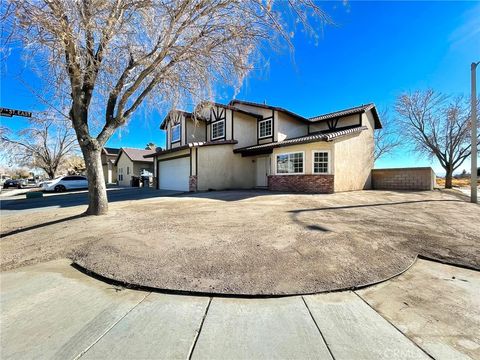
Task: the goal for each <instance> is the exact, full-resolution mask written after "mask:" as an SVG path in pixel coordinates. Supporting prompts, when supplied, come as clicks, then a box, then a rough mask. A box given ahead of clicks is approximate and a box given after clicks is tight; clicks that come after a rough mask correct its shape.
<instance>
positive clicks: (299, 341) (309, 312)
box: [0, 260, 480, 359]
mask: <svg viewBox="0 0 480 360" xmlns="http://www.w3.org/2000/svg"><path fill="white" fill-rule="evenodd" d="M424 263H425V261H422V260H419V262H418V263H417V264H415V265H414V267H412V268H411V269H410V270H409V272H410V273H409V274H408V275H402V276H401V277H399V278H397V279H398V283H397V284H396V281H397V280H392V281H389V282H387V283H384V284H382V285H379V288H378V290H377V289H376V288H377V287H371V288H368V289H366V290H362V291H358V292H352V291H346V292H337V293H329V294H320V295H310V296H294V297H283V298H263V299H258V298H257V299H247V298H243V299H239V298H219V297H213V298H211V297H197V296H182V295H166V294H161V293H153V292H145V291H135V290H127V289H123V288H118V287H116V286H112V285H109V284H106V283H104V282H101V281H98V280H96V279H94V278H91V277H89V276H87V275H85V274H83V273H81V272H79V271H78V270H76V269H75V268H73V267H71V266H70V265H69V264H70V262H69V261H67V260H57V261H52V262H49V263H44V264H39V265H35V266H31V267H25V268H22V269H18V270H14V271H10V272H4V273H1V274H0V276H1V309H2V311H1V333H2V336H1V349H2V350H1V353H0V357H1V358H2V359H20V358H35V359H43V358H58V359H60V358H61V359H78V358H82V359H131V358H136V359H147V358H148V359H152V358H155V359H177V358H178V359H186V358H192V359H267V358H268V359H272V358H290V359H291V358H295V359H307V358H308V359H311V358H315V359H332V358H334V359H428V358H429V356H428V355H427V353H428V354H429V355H430V356H432V357H434V358H438V359H442V358H443V359H449V358H451V357H452V355H455V356H457V357H459V356H463V355H466V354H465V353H464V354H462V348H461V347H458V346H457V344H453V343H451V341H450V340H451V339H447V338H442V337H437V338H429V339H428V343H427V345H428V346H425V343H424V342H423V338H422V336H423V334H422V331H417V332H416V333H415V334H414V335H415V336H414V338H409V337H411V333H410V330H411V329H409V328H408V327H409V324H412V326H414V327H416V324H415V321H414V319H415V318H414V315H415V314H414V313H413V315H412V312H410V318H407V320H405V319H402V318H399V319H397V320H398V321H406V323H403V324H401V325H402V326H401V327H399V326H394V324H393V323H392V322H391V320H386V319H385V318H384V317H383V316H382V315H380V314H379V313H378V312H377V311H376V310H374V308H375V307H376V305H375V304H377V305H378V304H380V305H378V306H380V307H381V308H382V311H383V312H385V313H386V315H384V316H386V317H387V318H388V316H389V315H391V314H389V311H390V312H391V311H392V309H388V308H387V309H384V308H383V305H385V304H386V301H385V299H387V298H388V299H389V301H390V302H391V304H396V302H395V301H400V302H401V299H400V298H401V296H402V294H405V291H406V290H405V287H406V286H408V285H409V284H410V285H412V286H416V283H415V281H417V280H418V279H417V280H415V276H414V274H415V272H419V273H422V272H425V271H428V270H425V264H424ZM426 263H427V265H428V268H431V264H430V263H429V262H426ZM433 266H434V267H439V268H438V269H436V271H437V275H438V276H439V277H440V278H438V279H433V278H429V281H430V282H432V281H442V280H441V277H442V276H443V273H442V270H440V269H441V268H446V269H447V270H448V273H449V274H450V273H452V272H453V273H455V274H456V276H457V277H458V278H460V279H462V281H461V282H459V283H458V284H457V283H456V282H455V281H450V282H448V283H445V284H446V286H447V288H446V289H445V290H446V291H448V292H450V291H457V290H458V286H460V287H461V288H462V296H464V297H467V298H468V299H470V297H471V299H473V300H471V301H474V302H476V303H474V304H473V305H478V301H479V300H478V299H476V298H475V295H474V294H475V291H478V290H479V288H480V287H479V275H478V273H477V272H474V271H470V270H464V269H459V268H454V267H450V266H446V265H439V264H436V263H433ZM416 267H417V268H418V269H415V268H416ZM423 275H424V274H423ZM423 275H422V276H423ZM402 277H404V278H402ZM385 286H390V288H389V289H388V291H386V290H385ZM401 286H403V288H402V287H401ZM382 289H383V290H382ZM394 289H397V290H400V291H398V293H397V294H395V292H393V290H394ZM422 291H423V290H422V289H421V288H417V289H416V293H417V294H419V293H421V292H422ZM389 294H395V295H394V296H391V295H389ZM437 300H438V299H435V298H434V299H430V301H431V304H432V305H433V306H435V304H436V303H438V306H443V305H445V304H442V303H441V302H438V301H437ZM424 301H425V299H424ZM372 304H373V305H372ZM423 305H425V303H424V304H423ZM469 305H470V306H472V304H469ZM372 306H373V307H372ZM409 306H410V310H412V309H414V308H415V304H414V303H411V304H410V305H409ZM448 306H449V309H448V310H449V311H452V309H453V308H454V307H455V304H448ZM457 306H465V303H462V304H458V303H457ZM452 307H453V308H452ZM478 308H480V307H477V308H475V309H461V310H462V311H463V312H464V316H466V317H467V316H468V317H469V318H470V317H471V316H472V315H473V318H474V321H476V322H477V325H478V321H479V318H478ZM420 309H421V311H425V310H422V309H424V308H420ZM445 310H447V309H445ZM468 310H471V311H472V312H473V313H472V314H468ZM394 312H395V311H394ZM397 312H398V311H397ZM392 319H394V320H395V316H394V317H392ZM408 319H409V320H408ZM412 319H413V320H412ZM460 320H461V319H460ZM454 323H455V322H454ZM434 325H435V326H437V333H438V334H441V330H442V328H443V327H444V326H446V324H442V323H441V322H438V321H437V322H436V323H435V324H434ZM455 325H456V326H463V325H464V324H462V323H461V321H460V322H458V319H457V322H456V323H455ZM430 326H432V325H430ZM450 326H451V325H450ZM398 329H402V331H404V332H405V331H406V334H407V335H408V336H409V337H407V336H405V335H404V334H402V333H401V332H400V331H399V330H398ZM417 330H418V328H417ZM430 330H431V329H430ZM450 330H451V329H450ZM458 330H459V334H457V338H456V339H455V341H460V340H462V341H463V342H464V344H465V345H468V346H470V348H474V347H475V346H476V350H472V351H478V349H479V348H480V346H479V344H480V341H479V340H478V338H475V336H477V337H478V335H475V332H474V333H473V334H469V333H468V332H469V331H470V330H469V328H468V327H464V328H462V329H458ZM427 335H428V334H427ZM412 340H413V341H412ZM432 342H433V344H432ZM476 354H478V352H476Z"/></svg>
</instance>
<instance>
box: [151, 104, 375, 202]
mask: <svg viewBox="0 0 480 360" xmlns="http://www.w3.org/2000/svg"><path fill="white" fill-rule="evenodd" d="M381 126H382V125H381V123H380V119H379V116H378V113H377V111H376V108H375V106H374V105H373V104H368V105H362V106H358V107H354V108H350V109H346V110H342V111H337V112H333V113H329V114H324V115H319V116H315V117H312V118H305V117H303V116H300V115H298V114H295V113H293V112H291V111H288V110H285V109H283V108H280V107H275V106H269V105H264V104H257V103H252V102H247V101H240V100H233V101H231V102H230V103H229V104H228V105H223V104H217V103H213V104H212V103H202V104H200V105H199V106H197V108H196V109H195V111H194V113H189V112H185V111H178V110H173V111H171V112H170V113H169V114H168V115H167V116H166V117H165V119H164V120H163V122H162V124H161V125H160V129H162V130H164V131H166V138H167V141H166V143H167V148H166V149H165V150H161V151H157V152H156V153H155V154H152V155H148V156H147V158H149V159H151V158H154V159H155V161H154V164H155V174H156V177H157V178H158V182H157V188H159V189H171V190H182V191H197V190H198V191H204V190H209V189H215V190H220V189H249V188H255V187H258V188H268V189H271V190H278V191H298V192H312V193H331V192H334V191H348V190H359V189H369V188H371V169H372V168H373V149H374V142H373V132H374V130H375V129H379V128H381Z"/></svg>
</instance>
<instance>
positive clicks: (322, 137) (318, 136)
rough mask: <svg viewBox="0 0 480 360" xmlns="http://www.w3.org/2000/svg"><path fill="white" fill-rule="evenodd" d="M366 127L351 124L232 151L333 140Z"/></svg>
mask: <svg viewBox="0 0 480 360" xmlns="http://www.w3.org/2000/svg"><path fill="white" fill-rule="evenodd" d="M367 129H368V128H367V127H366V126H353V127H348V128H343V129H337V130H333V131H321V132H316V133H313V134H309V135H304V136H300V137H297V138H292V139H287V140H283V141H278V142H271V143H266V144H260V145H253V146H247V147H244V148H238V149H234V150H233V152H234V153H241V154H242V155H254V154H256V153H261V152H265V151H270V150H272V149H273V148H278V147H285V146H291V145H298V144H306V143H311V142H317V141H327V142H329V141H333V140H335V139H338V138H340V137H343V136H346V135H350V134H354V133H357V132H361V131H363V130H367Z"/></svg>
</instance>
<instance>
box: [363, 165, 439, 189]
mask: <svg viewBox="0 0 480 360" xmlns="http://www.w3.org/2000/svg"><path fill="white" fill-rule="evenodd" d="M435 180H436V179H435V173H434V172H433V169H432V168H430V167H419V168H396V169H373V170H372V188H373V189H376V190H433V189H434V187H435Z"/></svg>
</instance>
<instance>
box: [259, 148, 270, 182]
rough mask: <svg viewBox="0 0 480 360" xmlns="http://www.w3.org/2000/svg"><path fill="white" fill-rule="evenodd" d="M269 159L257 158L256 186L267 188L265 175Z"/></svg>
mask: <svg viewBox="0 0 480 360" xmlns="http://www.w3.org/2000/svg"><path fill="white" fill-rule="evenodd" d="M269 164H270V159H269V158H268V156H265V157H259V158H257V183H256V186H259V187H266V186H267V175H268V169H269Z"/></svg>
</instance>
